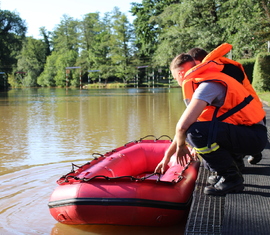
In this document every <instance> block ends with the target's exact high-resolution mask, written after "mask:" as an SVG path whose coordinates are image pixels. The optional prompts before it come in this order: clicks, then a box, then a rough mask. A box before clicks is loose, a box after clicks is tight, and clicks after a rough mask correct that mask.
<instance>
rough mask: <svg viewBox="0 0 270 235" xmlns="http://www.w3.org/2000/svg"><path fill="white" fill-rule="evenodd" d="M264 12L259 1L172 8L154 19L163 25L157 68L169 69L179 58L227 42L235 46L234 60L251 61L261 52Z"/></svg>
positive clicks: (202, 0)
mask: <svg viewBox="0 0 270 235" xmlns="http://www.w3.org/2000/svg"><path fill="white" fill-rule="evenodd" d="M260 14H261V9H260V8H259V4H258V2H257V1H255V0H222V1H221V0H194V1H189V0H183V1H181V3H178V4H171V5H170V6H169V7H166V8H165V10H164V11H163V12H162V13H161V14H160V15H158V16H155V17H154V19H155V21H156V22H158V25H161V28H162V31H161V32H160V34H159V36H158V39H157V41H158V44H157V45H158V46H157V49H156V50H155V52H154V57H153V61H154V63H155V64H159V65H166V64H168V62H169V61H170V60H171V58H173V57H174V56H175V55H176V54H178V53H181V52H186V51H188V50H189V49H191V48H193V47H202V48H204V49H206V50H207V51H211V50H213V49H214V48H215V47H216V46H218V45H220V44H221V43H223V42H229V43H232V44H233V46H234V50H233V56H234V57H233V58H234V59H241V58H249V57H251V56H253V55H254V54H255V53H257V52H258V51H259V40H258V39H257V38H256V37H255V31H256V29H258V21H259V20H260Z"/></svg>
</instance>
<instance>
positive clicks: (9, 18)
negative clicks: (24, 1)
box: [0, 10, 27, 73]
mask: <svg viewBox="0 0 270 235" xmlns="http://www.w3.org/2000/svg"><path fill="white" fill-rule="evenodd" d="M26 30H27V28H26V25H25V21H24V20H22V19H21V18H20V17H19V15H18V14H17V13H15V12H10V11H7V10H0V68H1V70H2V71H4V72H9V73H10V72H11V71H12V67H13V66H15V65H16V62H17V59H16V55H17V53H18V52H19V51H20V50H21V48H22V43H23V39H24V38H25V33H26Z"/></svg>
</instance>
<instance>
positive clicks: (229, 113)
mask: <svg viewBox="0 0 270 235" xmlns="http://www.w3.org/2000/svg"><path fill="white" fill-rule="evenodd" d="M253 99H254V98H253V96H252V95H249V96H247V97H246V98H245V99H244V100H243V101H242V102H241V103H239V104H238V105H236V106H235V107H233V108H232V109H231V110H229V111H228V112H227V113H224V114H222V115H220V116H219V117H217V120H218V121H221V122H222V121H223V120H225V119H226V118H228V117H230V116H231V115H233V114H235V113H236V112H238V111H239V110H241V109H242V108H244V107H246V106H247V105H248V104H249V103H250V102H251V101H252V100H253Z"/></svg>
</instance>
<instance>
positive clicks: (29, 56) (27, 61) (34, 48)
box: [16, 37, 47, 86]
mask: <svg viewBox="0 0 270 235" xmlns="http://www.w3.org/2000/svg"><path fill="white" fill-rule="evenodd" d="M46 49H47V48H46V44H45V43H44V42H43V41H42V40H37V39H34V38H32V37H28V38H26V40H25V41H24V44H23V48H22V50H21V52H20V54H19V56H18V63H17V70H18V71H23V72H25V73H26V75H25V76H24V78H23V83H22V84H21V85H22V86H36V84H37V77H38V76H39V75H40V74H41V72H42V71H43V68H44V65H45V62H46ZM18 85H19V84H16V86H18Z"/></svg>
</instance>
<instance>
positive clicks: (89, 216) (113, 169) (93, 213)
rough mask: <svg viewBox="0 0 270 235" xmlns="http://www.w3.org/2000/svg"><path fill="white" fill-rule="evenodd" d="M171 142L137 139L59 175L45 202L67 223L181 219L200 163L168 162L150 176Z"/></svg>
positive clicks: (171, 221) (173, 221) (169, 221)
mask: <svg viewBox="0 0 270 235" xmlns="http://www.w3.org/2000/svg"><path fill="white" fill-rule="evenodd" d="M170 143H171V141H170V140H160V139H156V140H140V141H135V142H132V143H129V144H126V145H125V146H123V147H120V148H117V149H115V150H113V151H112V152H109V153H107V154H105V155H104V156H101V157H99V158H96V159H94V160H92V161H91V162H89V163H86V164H85V165H83V166H81V167H78V169H77V170H72V171H71V172H70V173H68V174H66V175H64V176H63V177H61V178H60V179H59V180H58V181H57V183H58V184H59V186H58V187H57V188H56V189H55V190H54V192H53V193H52V195H51V198H50V201H49V208H50V212H51V214H52V216H53V217H54V218H55V219H56V220H57V221H59V222H61V223H65V224H118V225H148V226H161V225H171V224H176V223H179V222H180V221H181V219H182V217H183V216H184V215H185V214H186V213H185V212H186V211H187V210H188V209H189V206H190V203H191V200H192V193H193V189H194V185H195V181H196V178H197V173H198V167H199V162H198V161H192V160H191V161H190V162H189V163H188V164H187V166H185V167H182V166H180V165H178V164H176V163H175V159H172V161H171V162H170V163H169V166H168V169H167V171H166V172H165V174H164V175H161V176H159V175H157V174H153V172H154V169H155V167H156V166H157V164H158V163H159V162H160V161H161V159H162V158H163V156H164V152H165V150H166V149H167V148H168V147H169V145H170Z"/></svg>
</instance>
